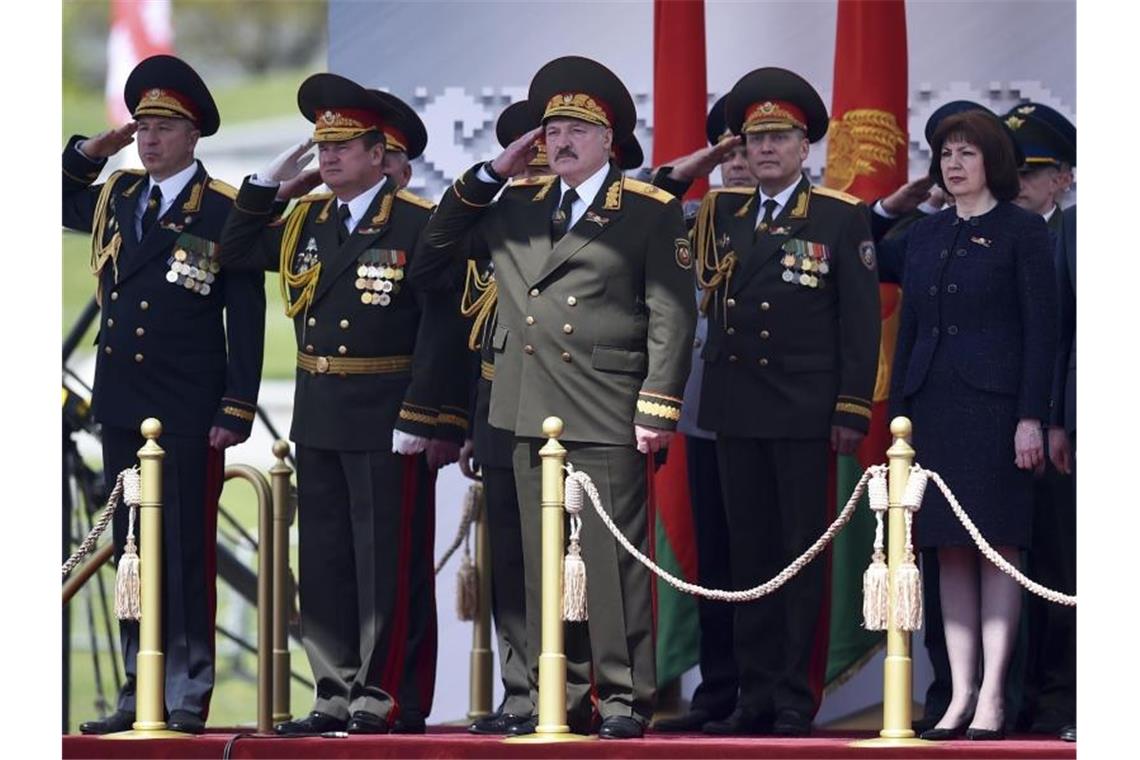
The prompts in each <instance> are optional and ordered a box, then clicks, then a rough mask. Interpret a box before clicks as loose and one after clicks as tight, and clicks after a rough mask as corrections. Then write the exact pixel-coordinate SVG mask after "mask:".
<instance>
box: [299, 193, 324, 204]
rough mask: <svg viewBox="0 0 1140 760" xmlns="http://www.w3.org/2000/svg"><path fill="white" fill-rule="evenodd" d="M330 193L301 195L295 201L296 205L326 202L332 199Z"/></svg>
mask: <svg viewBox="0 0 1140 760" xmlns="http://www.w3.org/2000/svg"><path fill="white" fill-rule="evenodd" d="M332 195H333V194H332V193H309V194H308V195H302V196H301V197H300V198H298V199H297V203H317V202H318V201H327V200H328V199H329V198H331V197H332Z"/></svg>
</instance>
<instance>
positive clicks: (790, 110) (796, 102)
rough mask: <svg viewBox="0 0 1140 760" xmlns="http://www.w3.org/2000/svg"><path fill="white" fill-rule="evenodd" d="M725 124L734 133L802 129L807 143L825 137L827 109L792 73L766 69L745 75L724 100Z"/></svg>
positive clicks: (773, 67)
mask: <svg viewBox="0 0 1140 760" xmlns="http://www.w3.org/2000/svg"><path fill="white" fill-rule="evenodd" d="M725 121H726V122H727V124H728V128H729V129H731V130H732V131H733V133H734V134H738V135H739V134H750V133H755V132H774V131H777V130H782V129H793V128H794V129H802V130H803V131H804V133H805V134H806V135H807V139H808V141H809V142H817V141H819V140H820V139H822V138H823V136H824V135H826V134H827V123H828V118H827V107H826V106H824V104H823V99H822V98H820V97H819V93H818V92H816V90H815V88H814V87H812V86H811V84H809V83H808V81H807V80H806V79H804V78H803V77H801V76H800V75H799V74H796V73H795V72H792V71H788V70H787V69H781V68H778V67H775V66H768V67H765V68H762V69H755V70H753V71H750V72H748V73H747V74H745V75H744V76H743V77H741V78H740V80H739V81H738V82H737V83H736V84H735V85H733V87H732V91H731V92H729V93H728V99H727V100H726V101H725Z"/></svg>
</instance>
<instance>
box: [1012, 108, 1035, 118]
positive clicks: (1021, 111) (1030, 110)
mask: <svg viewBox="0 0 1140 760" xmlns="http://www.w3.org/2000/svg"><path fill="white" fill-rule="evenodd" d="M1036 110H1037V106H1022V107H1021V108H1019V109H1017V112H1018V113H1019V114H1021V115H1022V116H1028V115H1029V114H1031V113H1033V112H1034V111H1036Z"/></svg>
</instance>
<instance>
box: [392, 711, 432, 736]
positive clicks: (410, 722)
mask: <svg viewBox="0 0 1140 760" xmlns="http://www.w3.org/2000/svg"><path fill="white" fill-rule="evenodd" d="M426 732H427V723H426V722H425V721H424V719H423V718H421V717H420V716H419V715H416V714H414V713H413V714H410V715H401V716H400V717H399V718H396V721H395V722H394V723H393V724H392V733H394V734H422V733H426Z"/></svg>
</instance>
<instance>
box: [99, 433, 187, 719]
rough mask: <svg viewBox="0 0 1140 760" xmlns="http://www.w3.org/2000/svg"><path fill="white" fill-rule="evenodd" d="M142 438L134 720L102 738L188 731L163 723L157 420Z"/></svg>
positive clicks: (160, 477)
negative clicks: (124, 728)
mask: <svg viewBox="0 0 1140 760" xmlns="http://www.w3.org/2000/svg"><path fill="white" fill-rule="evenodd" d="M139 431H140V432H141V433H142V436H143V438H145V439H146V443H144V444H143V447H142V448H141V449H139V454H138V456H139V485H140V489H141V491H142V493H141V494H140V498H139V575H140V578H139V586H140V589H139V590H140V592H141V595H142V599H141V602H142V615H141V617H140V618H139V652H138V659H137V663H136V666H135V672H136V675H135V683H136V687H135V722H134V725H133V729H134V730H132V731H121V732H119V733H115V734H106V735H105V738H108V739H158V738H163V739H178V738H183V739H185V738H188V737H189V736H190V734H184V733H181V732H178V731H170V730H167V728H166V717H165V715H166V713H165V709H164V708H165V702H164V695H163V692H164V691H165V682H166V669H165V665H164V661H163V653H162V459H163V457H164V456H166V453H165V452H164V451H163V450H162V447H161V446H159V445H158V442H157V440H156V439H157V438H158V437H159V436H160V435H162V423H161V422H159V421H158V420H156V419H155V418H154V417H147V418H146V419H145V420H143V423H142V425H141V426H140V428H139Z"/></svg>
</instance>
